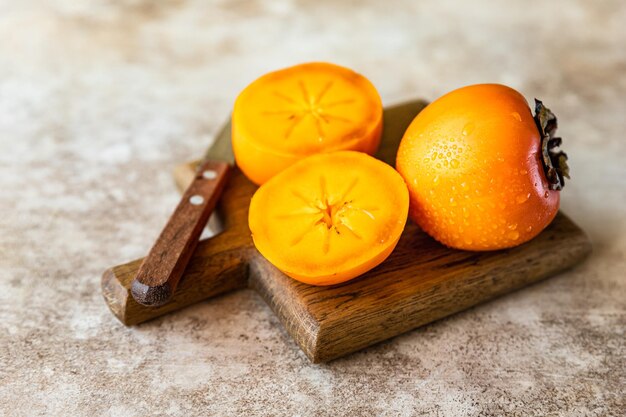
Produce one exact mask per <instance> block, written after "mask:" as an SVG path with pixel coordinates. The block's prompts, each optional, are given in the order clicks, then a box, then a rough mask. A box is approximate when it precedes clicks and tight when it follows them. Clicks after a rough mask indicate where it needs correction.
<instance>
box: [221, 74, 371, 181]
mask: <svg viewBox="0 0 626 417" xmlns="http://www.w3.org/2000/svg"><path fill="white" fill-rule="evenodd" d="M382 117H383V110H382V103H381V100H380V96H379V95H378V92H377V91H376V88H374V86H373V85H372V83H371V82H369V80H367V78H365V77H363V76H362V75H360V74H357V73H356V72H354V71H352V70H350V69H348V68H344V67H341V66H338V65H334V64H329V63H319V62H318V63H308V64H301V65H296V66H293V67H289V68H285V69H282V70H279V71H275V72H271V73H269V74H266V75H264V76H262V77H260V78H258V79H257V80H255V81H254V82H252V83H251V84H250V85H249V86H248V87H246V88H245V89H244V90H243V91H242V92H241V94H239V96H238V97H237V100H236V101H235V107H234V110H233V114H232V144H233V153H234V155H235V160H236V161H237V165H238V166H239V168H240V169H241V171H242V172H243V173H244V174H245V175H246V176H247V177H248V178H249V179H250V180H251V181H252V182H254V183H256V184H263V183H264V182H265V181H267V180H268V179H270V178H271V177H272V176H274V175H275V174H277V173H278V172H280V171H282V170H283V169H285V168H287V167H288V166H290V165H291V164H293V163H294V162H296V161H298V160H300V159H302V158H304V157H306V156H309V155H312V154H316V153H322V152H333V151H339V150H354V151H360V152H365V153H368V154H371V155H373V154H374V153H375V152H376V150H377V149H378V145H379V144H380V136H381V131H382Z"/></svg>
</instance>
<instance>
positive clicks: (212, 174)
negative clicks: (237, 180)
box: [202, 169, 217, 180]
mask: <svg viewBox="0 0 626 417" xmlns="http://www.w3.org/2000/svg"><path fill="white" fill-rule="evenodd" d="M202 176H203V177H204V178H206V179H207V180H214V179H215V178H217V172H215V171H213V170H212V169H207V170H206V171H204V172H203V173H202Z"/></svg>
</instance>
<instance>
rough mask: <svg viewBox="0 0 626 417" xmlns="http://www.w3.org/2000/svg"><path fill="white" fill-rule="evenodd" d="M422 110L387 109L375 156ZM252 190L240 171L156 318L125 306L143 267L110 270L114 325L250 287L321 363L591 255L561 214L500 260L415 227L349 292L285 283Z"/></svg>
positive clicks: (182, 173)
mask: <svg viewBox="0 0 626 417" xmlns="http://www.w3.org/2000/svg"><path fill="white" fill-rule="evenodd" d="M423 106H424V102H421V101H418V102H411V103H406V104H404V105H399V106H394V107H390V108H387V109H385V113H384V123H385V128H384V132H383V143H382V145H381V149H380V151H379V153H378V155H377V157H379V158H380V159H382V160H384V161H386V162H388V163H393V160H394V158H395V151H396V149H397V146H398V143H399V141H400V139H401V137H402V134H403V132H404V130H405V129H406V127H407V126H408V124H409V123H410V121H411V120H412V119H413V117H415V115H416V114H417V113H418V112H419V111H420V110H421V109H422V108H423ZM229 140H230V135H229V131H227V130H225V131H224V132H222V134H220V136H219V137H218V139H217V143H218V144H220V146H221V147H222V148H224V142H225V141H229ZM193 171H194V163H189V164H185V165H183V166H181V167H179V168H178V169H177V170H176V171H175V179H176V181H177V184H178V186H179V188H181V189H185V188H186V186H187V184H188V181H189V180H190V178H192V175H190V173H192V172H193ZM255 190H256V187H255V186H254V185H253V184H252V183H250V182H249V181H248V180H247V179H246V178H245V177H244V176H243V175H242V174H241V172H240V171H239V170H237V169H234V170H233V174H232V176H231V179H230V181H229V184H228V185H227V187H226V190H225V191H224V196H223V199H222V201H221V204H220V209H221V211H222V216H223V221H224V225H225V232H223V233H222V234H221V235H218V236H216V237H214V238H211V239H209V240H206V241H203V242H201V243H200V244H199V246H198V248H197V250H196V252H195V253H194V255H193V257H192V260H191V262H190V264H189V268H188V270H187V271H186V272H185V274H184V275H183V280H182V281H181V283H180V285H179V290H178V292H177V294H176V296H175V297H174V299H173V300H172V302H171V303H170V304H166V305H165V306H162V307H159V308H157V309H151V308H149V307H144V306H140V305H139V304H133V303H132V301H131V302H130V303H129V302H128V298H129V297H128V284H129V282H130V281H129V276H132V274H134V273H135V272H136V269H137V266H138V262H140V261H135V262H134V263H129V264H125V265H121V266H118V267H115V268H113V269H111V270H108V271H107V273H105V276H104V277H103V290H104V293H105V298H107V299H108V303H109V305H110V306H111V309H112V310H113V311H114V313H116V316H117V317H118V318H120V320H122V321H123V322H124V323H126V324H134V323H139V322H141V321H144V320H147V319H150V318H153V317H157V316H159V315H161V314H164V313H166V312H169V311H173V310H176V309H179V308H182V307H184V306H187V305H189V304H192V303H194V302H197V301H200V300H201V299H204V298H207V297H210V296H212V295H216V294H219V293H222V292H225V291H228V290H231V289H235V288H241V287H243V286H245V285H249V286H250V287H252V288H254V289H256V290H257V291H258V292H259V293H260V294H261V296H262V297H263V298H264V299H265V300H266V301H267V303H268V304H269V305H270V306H271V308H272V309H273V311H274V312H275V313H276V314H277V315H278V317H279V318H280V320H281V322H282V323H283V325H284V326H285V328H286V329H287V331H288V332H289V333H290V334H291V336H292V337H293V338H294V339H295V341H296V342H297V343H298V345H299V346H300V347H301V348H302V350H303V351H304V352H305V353H306V355H307V356H308V357H309V358H310V359H311V360H312V361H313V362H322V361H328V360H332V359H334V358H337V357H340V356H342V355H345V354H348V353H350V352H354V351H356V350H359V349H362V348H364V347H366V346H370V345H371V344H374V343H377V342H380V341H382V340H385V339H388V338H390V337H393V336H395V335H398V334H400V333H403V332H406V331H408V330H411V329H414V328H415V327H418V326H420V325H424V324H426V323H430V322H432V321H434V320H437V319H440V318H442V317H446V316H448V315H450V314H453V313H456V312H459V311H462V310H464V309H466V308H469V307H471V306H474V305H476V304H478V303H481V302H484V301H487V300H489V299H492V298H494V297H497V296H499V295H502V294H505V293H507V292H510V291H513V290H516V289H518V288H521V287H523V286H525V285H528V284H531V283H534V282H537V281H539V280H541V279H544V278H547V277H549V276H551V275H554V274H555V273H558V272H559V271H562V270H564V269H566V268H569V267H571V266H573V265H575V264H577V263H578V262H580V261H582V260H583V259H584V258H585V257H586V256H587V255H588V254H589V253H590V251H591V245H590V242H589V240H588V238H587V236H586V235H585V234H584V232H582V230H580V229H579V228H578V227H577V226H576V225H575V224H574V223H573V222H572V221H571V220H569V219H568V218H567V217H566V216H565V215H564V214H562V213H559V214H558V215H557V217H556V218H555V220H554V221H553V223H552V224H551V225H550V226H549V227H548V228H547V229H546V230H545V231H544V232H542V233H541V234H540V235H539V236H538V237H537V238H535V239H533V240H532V241H530V242H528V243H526V244H524V245H521V246H519V247H517V248H513V249H509V250H504V251H497V252H464V251H457V250H452V249H448V248H446V247H444V246H442V245H440V244H439V243H437V242H435V241H434V240H432V239H431V238H430V237H429V236H427V235H426V234H424V233H423V232H422V231H421V230H420V229H419V228H418V227H417V226H416V225H415V224H412V223H408V224H407V227H406V229H405V231H404V233H403V235H402V238H401V239H400V242H399V243H398V246H397V247H396V250H395V251H394V252H393V253H392V255H391V256H390V257H389V258H388V259H387V260H386V261H385V262H383V263H382V264H381V265H380V266H378V267H377V268H375V269H373V270H372V271H370V272H368V273H367V274H365V275H364V276H362V277H360V278H358V279H356V280H353V281H350V282H348V283H345V284H342V285H337V286H333V287H313V286H309V285H306V284H302V283H299V282H297V281H294V280H292V279H290V278H288V277H287V276H285V275H284V274H282V273H281V272H280V271H278V270H277V269H276V268H274V267H273V266H272V265H271V264H269V263H268V262H267V261H266V260H265V259H264V258H263V257H261V256H260V255H259V254H258V252H257V251H256V250H255V249H254V246H253V244H252V240H251V238H250V234H249V231H248V228H247V214H248V212H247V210H248V204H249V201H250V198H251V196H252V194H253V193H254V191H255ZM203 265H211V266H212V267H211V268H203ZM131 279H132V278H131ZM192 281H193V282H192Z"/></svg>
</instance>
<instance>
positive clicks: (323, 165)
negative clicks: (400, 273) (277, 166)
mask: <svg viewBox="0 0 626 417" xmlns="http://www.w3.org/2000/svg"><path fill="white" fill-rule="evenodd" d="M408 208H409V193H408V190H407V187H406V184H405V183H404V180H403V179H402V177H401V176H400V174H398V172H397V171H395V170H394V169H393V168H392V167H391V166H389V165H387V164H385V163H384V162H381V161H379V160H377V159H375V158H373V157H371V156H369V155H367V154H364V153H361V152H352V151H340V152H332V153H325V154H317V155H313V156H310V157H308V158H306V159H303V160H301V161H299V162H297V163H295V164H293V165H292V166H291V167H289V168H287V169H285V170H284V171H282V172H281V173H280V174H277V175H276V176H274V177H273V178H272V179H270V180H269V181H268V182H266V183H265V184H264V185H262V186H261V187H260V188H259V189H258V190H257V192H256V193H255V194H254V196H253V197H252V201H251V203H250V212H249V217H248V223H249V226H250V230H251V232H252V238H253V240H254V244H255V246H256V247H257V249H258V250H259V252H260V253H261V254H262V255H263V256H264V257H265V258H266V259H267V260H268V261H270V262H271V263H272V264H273V265H274V266H276V267H277V268H278V269H280V270H281V271H283V272H284V273H285V274H287V275H288V276H290V277H292V278H294V279H296V280H298V281H302V282H305V283H307V284H313V285H332V284H337V283H340V282H344V281H347V280H349V279H352V278H355V277H357V276H359V275H361V274H363V273H365V272H367V271H369V270H370V269H372V268H374V267H375V266H377V265H378V264H380V263H381V262H382V261H384V260H385V259H386V258H387V256H389V254H390V253H391V252H392V251H393V249H394V248H395V246H396V244H397V243H398V239H399V238H400V235H401V233H402V230H403V229H404V225H405V223H406V219H407V215H408Z"/></svg>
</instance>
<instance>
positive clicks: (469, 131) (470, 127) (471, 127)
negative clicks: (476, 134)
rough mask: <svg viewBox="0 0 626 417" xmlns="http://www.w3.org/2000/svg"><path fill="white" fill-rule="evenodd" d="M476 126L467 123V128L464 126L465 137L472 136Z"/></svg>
mask: <svg viewBox="0 0 626 417" xmlns="http://www.w3.org/2000/svg"><path fill="white" fill-rule="evenodd" d="M474 128H475V125H474V123H473V122H469V123H466V124H465V126H463V132H462V133H463V136H469V135H471V134H472V132H473V131H474Z"/></svg>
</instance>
